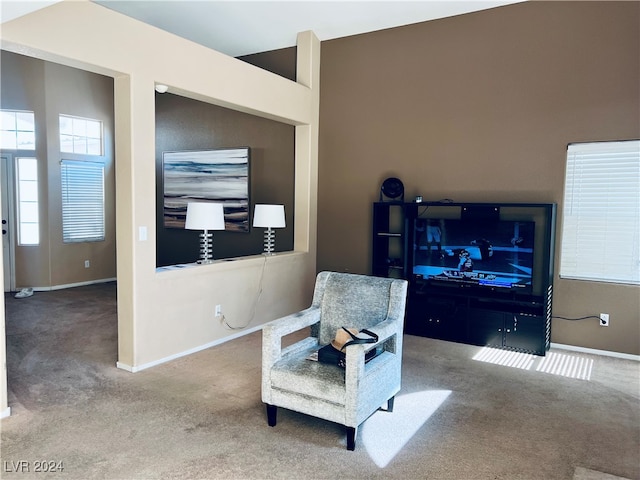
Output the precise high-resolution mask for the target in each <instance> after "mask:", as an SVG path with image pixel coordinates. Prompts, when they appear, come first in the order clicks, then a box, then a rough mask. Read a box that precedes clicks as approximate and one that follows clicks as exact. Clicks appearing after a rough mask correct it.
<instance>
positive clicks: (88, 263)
mask: <svg viewBox="0 0 640 480" xmlns="http://www.w3.org/2000/svg"><path fill="white" fill-rule="evenodd" d="M90 266H91V262H90V261H89V260H85V261H84V268H89V267H90Z"/></svg>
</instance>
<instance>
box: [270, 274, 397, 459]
mask: <svg viewBox="0 0 640 480" xmlns="http://www.w3.org/2000/svg"><path fill="white" fill-rule="evenodd" d="M406 296H407V282H406V281H405V280H398V279H390V278H379V277H371V276H366V275H355V274H349V273H336V272H322V273H320V274H318V277H317V278H316V285H315V290H314V294H313V302H312V304H311V306H310V307H309V308H307V309H306V310H303V311H301V312H297V313H294V314H291V315H288V316H286V317H283V318H280V319H278V320H275V321H273V322H270V323H268V324H267V325H265V326H264V329H263V336H262V401H263V402H264V403H266V405H267V418H268V423H269V425H270V426H272V427H273V426H275V425H276V413H277V407H283V408H286V409H289V410H294V411H297V412H301V413H305V414H308V415H313V416H315V417H319V418H323V419H325V420H329V421H332V422H336V423H339V424H342V425H345V426H346V427H347V448H348V449H349V450H353V449H354V448H355V441H356V435H357V428H358V426H359V425H360V424H361V423H362V422H364V421H365V420H366V419H367V418H368V417H369V416H370V415H372V414H373V413H374V412H375V411H376V410H378V409H379V408H380V407H382V406H383V405H384V404H385V403H386V406H387V410H388V411H391V410H393V400H394V397H395V395H396V394H397V393H398V391H399V390H400V376H401V365H402V332H403V327H404V314H405V304H406ZM343 326H344V327H348V328H350V327H353V328H356V329H358V330H362V329H365V328H366V329H367V330H370V331H372V332H374V333H376V334H377V335H378V342H377V343H373V344H371V343H369V344H354V345H349V346H347V347H346V348H345V352H346V368H340V367H338V366H334V365H328V364H324V363H320V362H315V361H311V360H308V359H307V357H308V356H309V355H310V354H311V353H312V352H313V351H314V350H318V348H319V347H321V346H323V345H327V344H328V343H330V342H331V340H333V339H334V336H335V333H336V330H337V329H339V328H341V327H343ZM306 327H311V329H310V332H311V333H310V336H309V337H307V338H304V339H302V340H300V341H298V342H296V343H294V344H293V345H290V346H288V347H286V348H283V347H282V346H281V339H282V337H283V336H285V335H288V334H291V333H293V332H296V331H298V330H301V329H304V328H306ZM376 347H382V349H383V351H382V353H381V354H379V355H378V356H376V357H375V358H374V359H373V360H371V361H369V362H368V363H365V352H367V351H369V350H370V349H372V348H376Z"/></svg>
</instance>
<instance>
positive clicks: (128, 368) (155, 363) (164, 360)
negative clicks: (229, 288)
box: [116, 325, 263, 373]
mask: <svg viewBox="0 0 640 480" xmlns="http://www.w3.org/2000/svg"><path fill="white" fill-rule="evenodd" d="M262 327H263V325H258V326H257V327H253V328H250V329H247V330H243V331H242V332H238V333H234V334H233V335H229V336H228V337H224V338H220V339H218V340H214V341H213V342H209V343H206V344H204V345H200V346H199V347H195V348H192V349H190V350H185V351H184V352H180V353H176V354H174V355H169V356H168V357H164V358H161V359H159V360H154V361H153V362H148V363H143V364H142V365H133V366H132V365H127V364H126V363H122V362H116V367H118V368H119V369H121V370H126V371H127V372H130V373H137V372H141V371H142V370H146V369H147V368H151V367H155V366H158V365H161V364H163V363H167V362H170V361H172V360H176V359H178V358H180V357H186V356H187V355H191V354H194V353H197V352H200V351H202V350H206V349H207V348H211V347H215V346H216V345H221V344H223V343H226V342H229V341H231V340H235V339H236V338H240V337H244V336H245V335H249V334H250V333H253V332H257V331H258V330H262Z"/></svg>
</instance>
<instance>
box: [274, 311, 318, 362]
mask: <svg viewBox="0 0 640 480" xmlns="http://www.w3.org/2000/svg"><path fill="white" fill-rule="evenodd" d="M319 321H320V309H319V308H318V307H309V308H307V309H306V310H302V311H300V312H296V313H292V314H291V315H287V316H285V317H281V318H278V319H276V320H273V321H272V322H269V323H267V324H265V325H264V327H262V364H263V366H266V365H269V366H270V365H273V364H274V363H275V362H277V361H278V360H279V359H280V358H281V357H282V355H283V353H291V352H293V351H296V350H298V349H297V348H296V345H295V344H294V345H291V346H290V347H288V348H287V349H285V350H284V351H283V349H282V337H284V336H285V335H289V334H290V333H294V332H297V331H298V330H302V329H303V328H306V327H310V326H311V325H314V324H316V323H318V322H319ZM303 342H305V340H303ZM299 343H300V342H299ZM308 343H309V341H308V340H307V341H306V343H305V345H307V344H308Z"/></svg>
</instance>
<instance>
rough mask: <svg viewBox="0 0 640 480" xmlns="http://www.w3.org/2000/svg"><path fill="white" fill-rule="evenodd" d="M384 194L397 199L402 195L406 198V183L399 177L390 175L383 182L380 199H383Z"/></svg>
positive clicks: (402, 197) (402, 198) (401, 197)
mask: <svg viewBox="0 0 640 480" xmlns="http://www.w3.org/2000/svg"><path fill="white" fill-rule="evenodd" d="M382 195H384V196H385V197H387V198H390V199H392V200H396V199H398V198H399V197H400V199H401V200H404V185H403V184H402V181H400V179H399V178H395V177H389V178H387V179H386V180H385V181H384V182H382V187H380V200H381V201H382Z"/></svg>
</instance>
